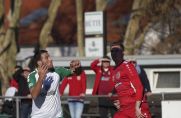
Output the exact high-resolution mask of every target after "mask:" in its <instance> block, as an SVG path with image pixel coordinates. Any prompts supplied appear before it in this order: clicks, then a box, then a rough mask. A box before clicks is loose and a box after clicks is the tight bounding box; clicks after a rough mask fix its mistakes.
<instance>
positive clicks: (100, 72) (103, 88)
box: [91, 56, 116, 118]
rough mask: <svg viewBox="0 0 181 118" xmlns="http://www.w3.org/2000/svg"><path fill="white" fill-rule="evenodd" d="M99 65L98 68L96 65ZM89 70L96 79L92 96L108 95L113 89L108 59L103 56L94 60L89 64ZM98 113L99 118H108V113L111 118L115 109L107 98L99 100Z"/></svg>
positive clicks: (111, 69) (111, 68)
mask: <svg viewBox="0 0 181 118" xmlns="http://www.w3.org/2000/svg"><path fill="white" fill-rule="evenodd" d="M99 63H100V66H99V65H98V64H99ZM91 69H92V70H93V71H94V72H95V73H96V78H95V82H94V87H93V92H92V94H93V95H108V94H109V93H111V92H112V89H113V88H114V82H113V81H112V78H111V74H112V71H113V67H111V66H110V58H109V57H108V56H104V57H103V58H100V59H95V60H94V61H93V62H92V63H91ZM98 104H99V113H100V118H108V117H109V116H108V114H109V111H110V114H111V116H113V114H114V113H115V111H116V109H115V108H114V105H113V104H112V102H111V100H110V99H109V98H105V97H101V98H99V102H98Z"/></svg>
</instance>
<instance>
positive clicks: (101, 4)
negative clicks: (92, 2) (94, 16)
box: [96, 0, 107, 11]
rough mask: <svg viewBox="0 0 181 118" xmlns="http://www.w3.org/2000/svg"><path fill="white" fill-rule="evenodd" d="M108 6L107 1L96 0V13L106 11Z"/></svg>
mask: <svg viewBox="0 0 181 118" xmlns="http://www.w3.org/2000/svg"><path fill="white" fill-rule="evenodd" d="M106 5H107V0H96V11H104V9H105V8H106Z"/></svg>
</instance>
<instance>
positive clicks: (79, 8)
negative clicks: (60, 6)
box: [76, 0, 84, 57]
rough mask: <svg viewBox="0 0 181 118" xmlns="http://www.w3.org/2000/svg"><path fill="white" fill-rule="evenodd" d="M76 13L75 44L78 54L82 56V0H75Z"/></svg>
mask: <svg viewBox="0 0 181 118" xmlns="http://www.w3.org/2000/svg"><path fill="white" fill-rule="evenodd" d="M76 13H77V44H78V53H79V56H80V57H82V56H84V45H83V43H84V40H83V39H84V36H83V35H84V34H83V30H84V28H83V8H82V0H76Z"/></svg>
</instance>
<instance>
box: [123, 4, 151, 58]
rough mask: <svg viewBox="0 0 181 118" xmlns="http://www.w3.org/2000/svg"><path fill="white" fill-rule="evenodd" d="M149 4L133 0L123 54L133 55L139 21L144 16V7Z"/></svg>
mask: <svg viewBox="0 0 181 118" xmlns="http://www.w3.org/2000/svg"><path fill="white" fill-rule="evenodd" d="M148 3H149V0H134V2H133V7H132V13H131V17H130V20H129V23H128V26H127V30H126V34H125V39H124V45H125V53H126V54H128V55H130V54H134V49H135V48H136V45H135V38H136V35H137V33H138V31H139V28H140V27H139V24H140V19H141V18H142V17H143V16H144V10H145V6H147V4H148Z"/></svg>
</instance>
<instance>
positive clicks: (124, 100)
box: [111, 42, 145, 118]
mask: <svg viewBox="0 0 181 118" xmlns="http://www.w3.org/2000/svg"><path fill="white" fill-rule="evenodd" d="M123 52H124V46H123V45H122V43H120V42H115V43H113V44H112V45H111V57H112V59H113V61H114V62H115V64H116V66H115V69H114V72H113V80H114V85H115V86H114V87H115V90H116V92H117V95H118V101H119V103H120V109H119V110H118V112H117V113H116V114H115V115H114V118H145V116H144V115H143V114H142V113H141V109H140V105H141V100H142V93H143V86H142V84H141V81H140V79H139V76H138V73H137V71H136V69H135V67H134V65H133V64H132V63H131V62H128V61H125V60H124V53H123Z"/></svg>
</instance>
